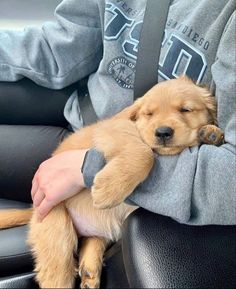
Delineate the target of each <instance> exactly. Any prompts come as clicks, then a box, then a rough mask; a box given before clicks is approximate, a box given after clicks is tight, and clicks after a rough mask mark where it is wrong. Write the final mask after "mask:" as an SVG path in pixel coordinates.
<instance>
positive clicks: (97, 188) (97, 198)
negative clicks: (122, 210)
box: [91, 170, 131, 209]
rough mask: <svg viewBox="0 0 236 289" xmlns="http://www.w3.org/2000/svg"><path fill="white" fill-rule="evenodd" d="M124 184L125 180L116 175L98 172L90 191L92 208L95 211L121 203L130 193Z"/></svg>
mask: <svg viewBox="0 0 236 289" xmlns="http://www.w3.org/2000/svg"><path fill="white" fill-rule="evenodd" d="M126 183H127V180H126V179H124V178H123V179H122V177H119V176H117V174H116V175H115V176H114V174H111V173H109V172H108V171H104V170H102V171H100V172H99V173H98V174H97V176H96V177H95V179H94V184H93V186H92V189H91V193H92V198H93V206H94V207H95V208H97V209H108V208H112V207H115V206H117V205H119V204H120V203H122V202H123V201H124V199H125V198H126V196H127V195H128V194H129V193H130V192H131V191H130V189H129V188H128V187H127V186H126Z"/></svg>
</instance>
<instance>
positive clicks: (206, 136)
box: [198, 124, 224, 145]
mask: <svg viewBox="0 0 236 289" xmlns="http://www.w3.org/2000/svg"><path fill="white" fill-rule="evenodd" d="M198 135H199V140H200V142H202V143H206V144H212V145H219V144H221V143H222V141H223V140H224V133H223V131H222V130H221V129H220V128H219V127H217V126H215V125H213V124H207V125H204V126H203V127H201V128H200V130H199V132H198Z"/></svg>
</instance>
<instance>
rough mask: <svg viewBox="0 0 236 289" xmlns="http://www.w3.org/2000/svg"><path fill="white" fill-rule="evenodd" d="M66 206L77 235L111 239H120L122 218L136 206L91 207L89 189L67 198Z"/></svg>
mask: <svg viewBox="0 0 236 289" xmlns="http://www.w3.org/2000/svg"><path fill="white" fill-rule="evenodd" d="M66 207H67V210H68V212H69V214H70V216H71V218H72V221H73V224H74V226H75V229H76V231H77V233H78V235H80V236H84V237H91V236H97V237H104V238H106V239H109V240H112V241H117V240H119V239H120V237H121V226H122V224H123V222H124V220H125V219H126V218H127V216H128V215H129V214H130V213H131V212H133V211H134V210H135V209H136V208H137V207H134V206H129V205H126V204H125V203H122V204H120V205H119V206H117V207H115V208H112V209H105V210H98V209H96V208H94V207H93V201H92V196H91V193H90V191H89V190H83V191H82V192H80V193H78V194H77V195H75V196H74V197H72V198H71V199H69V200H67V201H66Z"/></svg>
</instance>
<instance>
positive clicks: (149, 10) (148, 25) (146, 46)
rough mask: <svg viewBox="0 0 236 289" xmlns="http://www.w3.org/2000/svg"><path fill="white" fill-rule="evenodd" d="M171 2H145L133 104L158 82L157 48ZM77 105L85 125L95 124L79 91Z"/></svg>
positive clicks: (86, 97)
mask: <svg viewBox="0 0 236 289" xmlns="http://www.w3.org/2000/svg"><path fill="white" fill-rule="evenodd" d="M170 2H171V0H147V4H146V8H145V14H144V19H143V25H142V30H141V35H140V40H139V46H138V57H137V61H136V68H135V70H136V72H135V79H134V100H136V99H137V98H138V97H140V96H143V95H144V94H145V93H146V92H147V91H148V90H149V89H150V88H151V87H152V86H154V85H155V84H156V83H157V82H158V65H159V56H160V51H161V44H162V39H163V35H164V30H165V24H166V19H167V15H168V10H169V5H170ZM78 95H79V104H80V111H81V114H82V118H83V121H84V124H85V125H89V124H91V123H94V122H96V121H97V116H96V113H95V111H94V108H93V105H92V102H91V99H90V96H89V94H88V93H85V92H84V91H83V90H81V91H79V90H78Z"/></svg>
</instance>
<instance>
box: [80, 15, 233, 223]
mask: <svg viewBox="0 0 236 289" xmlns="http://www.w3.org/2000/svg"><path fill="white" fill-rule="evenodd" d="M235 27H236V23H235V17H234V18H233V17H232V18H231V20H230V23H229V26H228V28H227V30H226V31H225V33H224V35H223V37H222V40H221V43H220V45H219V48H218V53H217V59H216V62H215V63H214V65H213V66H212V75H213V79H214V82H215V85H216V91H215V94H216V98H217V102H218V122H219V126H220V127H221V128H222V129H223V130H224V132H225V144H223V145H221V146H220V147H216V146H213V145H202V146H200V147H194V148H192V149H186V150H185V151H183V152H182V153H181V154H180V155H176V156H172V157H170V156H157V157H156V161H155V164H154V167H153V169H152V171H151V173H150V175H149V176H148V178H147V179H146V180H145V181H144V182H143V183H142V184H140V185H139V186H138V187H137V188H136V190H135V191H134V192H133V193H132V195H131V196H130V197H129V198H128V200H127V202H128V203H131V204H136V205H138V206H141V207H143V208H146V209H148V210H150V211H153V212H156V213H158V214H161V215H165V216H170V217H172V218H173V219H175V220H177V221H179V222H181V223H186V224H194V225H206V224H222V225H230V224H236V178H235V175H236V148H235V147H236V95H235V71H236V63H235V59H236V57H235V56H236V55H235V47H234V46H235V45H234V35H235ZM91 163H93V164H94V163H97V164H100V167H101V168H102V166H103V165H104V158H103V156H102V154H101V153H99V152H98V151H96V150H92V151H90V152H89V153H88V157H87V160H86V162H85V165H84V170H83V177H84V182H85V185H86V186H87V187H90V186H92V183H93V178H94V175H95V174H96V173H95V172H94V171H93V170H91V165H90V164H91ZM98 167H99V166H98ZM97 170H99V169H97ZM114 177H115V176H114Z"/></svg>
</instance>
